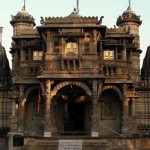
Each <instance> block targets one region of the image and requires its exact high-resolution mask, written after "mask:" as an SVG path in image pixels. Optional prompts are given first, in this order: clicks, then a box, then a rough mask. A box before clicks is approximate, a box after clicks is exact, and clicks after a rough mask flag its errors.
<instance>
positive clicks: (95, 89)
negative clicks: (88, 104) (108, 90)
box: [92, 80, 103, 95]
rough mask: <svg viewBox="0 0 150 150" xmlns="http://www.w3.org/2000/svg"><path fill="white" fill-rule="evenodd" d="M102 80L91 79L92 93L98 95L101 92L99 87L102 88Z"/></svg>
mask: <svg viewBox="0 0 150 150" xmlns="http://www.w3.org/2000/svg"><path fill="white" fill-rule="evenodd" d="M102 84H103V83H102V82H101V81H98V80H93V86H92V87H93V89H92V91H93V92H92V93H93V94H94V95H100V93H101V89H102Z"/></svg>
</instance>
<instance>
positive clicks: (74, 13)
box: [68, 8, 82, 18]
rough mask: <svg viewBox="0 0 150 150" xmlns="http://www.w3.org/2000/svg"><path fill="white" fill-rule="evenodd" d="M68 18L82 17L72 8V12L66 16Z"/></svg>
mask: <svg viewBox="0 0 150 150" xmlns="http://www.w3.org/2000/svg"><path fill="white" fill-rule="evenodd" d="M68 17H69V18H80V17H82V16H81V15H80V14H79V12H78V11H77V10H76V8H74V11H73V12H72V13H71V14H70V15H69V16H68Z"/></svg>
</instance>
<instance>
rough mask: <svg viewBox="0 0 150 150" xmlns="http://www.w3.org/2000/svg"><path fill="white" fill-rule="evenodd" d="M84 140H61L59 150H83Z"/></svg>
mask: <svg viewBox="0 0 150 150" xmlns="http://www.w3.org/2000/svg"><path fill="white" fill-rule="evenodd" d="M82 143H83V140H59V142H58V150H82Z"/></svg>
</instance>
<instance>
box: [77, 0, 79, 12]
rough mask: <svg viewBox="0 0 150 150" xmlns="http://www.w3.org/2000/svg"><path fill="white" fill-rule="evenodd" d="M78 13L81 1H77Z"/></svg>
mask: <svg viewBox="0 0 150 150" xmlns="http://www.w3.org/2000/svg"><path fill="white" fill-rule="evenodd" d="M77 12H79V0H77Z"/></svg>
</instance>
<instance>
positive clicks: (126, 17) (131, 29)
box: [116, 0, 142, 82]
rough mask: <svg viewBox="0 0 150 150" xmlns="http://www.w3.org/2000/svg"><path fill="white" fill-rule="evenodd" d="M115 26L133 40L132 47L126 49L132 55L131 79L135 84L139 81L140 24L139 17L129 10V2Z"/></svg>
mask: <svg viewBox="0 0 150 150" xmlns="http://www.w3.org/2000/svg"><path fill="white" fill-rule="evenodd" d="M116 24H117V26H119V27H121V28H124V29H126V32H127V33H129V34H130V35H133V37H134V40H133V42H132V45H130V46H129V47H127V50H128V51H131V53H132V59H131V60H132V63H131V64H132V73H131V76H132V79H133V80H134V81H135V82H139V80H140V53H141V50H140V37H139V26H140V25H141V24H142V21H141V20H140V16H137V15H136V13H135V12H134V11H133V10H132V9H131V4H130V0H129V6H128V8H127V10H126V11H124V12H123V13H122V15H121V16H119V17H118V19H117V22H116Z"/></svg>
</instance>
